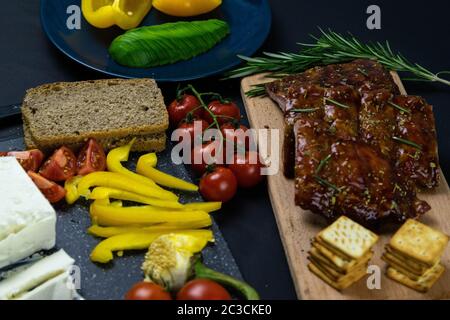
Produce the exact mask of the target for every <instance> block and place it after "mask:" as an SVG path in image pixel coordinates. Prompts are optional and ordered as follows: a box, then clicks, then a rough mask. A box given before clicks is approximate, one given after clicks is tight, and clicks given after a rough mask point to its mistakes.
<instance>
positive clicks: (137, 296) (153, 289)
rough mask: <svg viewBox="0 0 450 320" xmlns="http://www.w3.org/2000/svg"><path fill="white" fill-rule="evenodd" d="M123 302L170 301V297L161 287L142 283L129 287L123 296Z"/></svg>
mask: <svg viewBox="0 0 450 320" xmlns="http://www.w3.org/2000/svg"><path fill="white" fill-rule="evenodd" d="M125 300H172V297H171V296H170V293H168V292H167V291H166V290H164V288H163V287H161V286H159V285H157V284H154V283H150V282H144V281H143V282H138V283H136V284H135V285H134V286H133V287H131V289H130V290H129V291H128V292H127V293H126V295H125Z"/></svg>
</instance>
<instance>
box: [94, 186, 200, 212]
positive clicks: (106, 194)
mask: <svg viewBox="0 0 450 320" xmlns="http://www.w3.org/2000/svg"><path fill="white" fill-rule="evenodd" d="M90 199H94V200H97V199H119V200H125V201H133V202H137V203H143V204H149V205H152V206H155V207H159V208H172V209H183V208H184V207H185V206H183V205H182V204H181V203H179V202H178V201H173V200H160V199H155V198H150V197H145V196H142V195H140V194H137V193H133V192H128V191H124V190H120V189H114V188H105V187H97V188H95V189H94V190H92V192H91V195H90ZM195 210H200V209H195Z"/></svg>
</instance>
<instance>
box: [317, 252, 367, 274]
mask: <svg viewBox="0 0 450 320" xmlns="http://www.w3.org/2000/svg"><path fill="white" fill-rule="evenodd" d="M325 250H327V249H326V248H325ZM309 254H310V256H311V257H313V258H315V259H317V260H319V261H320V262H321V263H322V264H324V265H326V266H327V267H329V268H332V269H333V270H335V271H336V272H338V273H340V274H342V275H345V274H347V273H350V272H352V271H353V270H354V269H355V268H357V267H358V266H360V265H361V264H364V263H367V262H368V261H369V260H370V259H371V258H372V256H373V253H372V252H371V251H370V252H368V253H367V254H366V255H365V256H364V257H363V258H361V259H360V260H351V262H350V263H345V264H344V265H342V264H339V265H336V263H335V261H334V260H336V261H339V259H340V258H339V257H333V256H332V253H331V256H327V255H326V254H323V252H322V251H321V250H320V249H318V248H317V247H315V246H313V247H312V248H311V250H310V252H309Z"/></svg>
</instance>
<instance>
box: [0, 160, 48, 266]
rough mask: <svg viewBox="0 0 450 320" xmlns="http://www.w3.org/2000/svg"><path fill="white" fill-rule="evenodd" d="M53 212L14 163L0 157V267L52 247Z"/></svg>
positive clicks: (15, 162) (23, 172)
mask: <svg viewBox="0 0 450 320" xmlns="http://www.w3.org/2000/svg"><path fill="white" fill-rule="evenodd" d="M55 225H56V213H55V210H54V209H53V207H52V206H51V205H50V203H49V202H48V201H47V199H45V197H44V196H43V195H42V193H41V192H40V191H39V189H38V188H37V187H36V186H35V185H34V183H33V182H32V181H31V179H30V178H29V177H28V175H27V174H26V172H25V171H24V170H23V169H22V167H21V166H20V164H19V163H18V162H17V160H16V159H15V158H13V157H4V158H0V268H3V267H5V266H8V265H10V264H12V263H15V262H17V261H19V260H21V259H24V258H26V257H28V256H30V255H32V254H33V253H35V252H36V251H39V250H43V249H51V248H53V247H54V245H55V237H56V236H55Z"/></svg>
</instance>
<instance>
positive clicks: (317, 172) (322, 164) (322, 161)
mask: <svg viewBox="0 0 450 320" xmlns="http://www.w3.org/2000/svg"><path fill="white" fill-rule="evenodd" d="M330 159H331V154H329V155H327V156H326V157H325V158H323V159H322V160H320V163H319V165H318V166H317V169H316V175H317V174H319V173H320V171H322V169H323V167H324V166H325V165H326V164H327V163H328V161H330Z"/></svg>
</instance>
